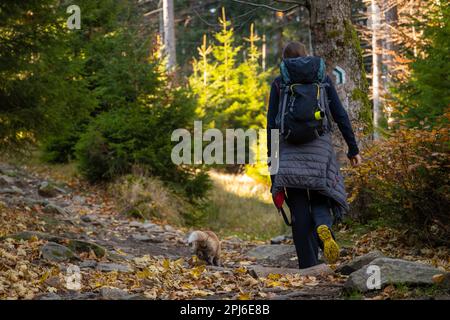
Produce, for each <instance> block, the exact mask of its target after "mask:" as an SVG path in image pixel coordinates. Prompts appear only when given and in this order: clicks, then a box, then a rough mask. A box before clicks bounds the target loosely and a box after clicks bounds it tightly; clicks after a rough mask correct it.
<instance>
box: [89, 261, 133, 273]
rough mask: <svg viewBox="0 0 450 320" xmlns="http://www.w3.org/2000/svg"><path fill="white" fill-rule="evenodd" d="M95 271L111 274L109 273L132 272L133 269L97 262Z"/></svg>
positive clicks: (116, 264)
mask: <svg viewBox="0 0 450 320" xmlns="http://www.w3.org/2000/svg"><path fill="white" fill-rule="evenodd" d="M96 269H97V270H99V271H103V272H111V271H118V272H132V271H133V269H131V268H130V267H129V266H127V265H124V264H119V263H107V262H99V263H98V264H97V266H96Z"/></svg>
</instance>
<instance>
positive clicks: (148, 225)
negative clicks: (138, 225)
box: [142, 222, 159, 229]
mask: <svg viewBox="0 0 450 320" xmlns="http://www.w3.org/2000/svg"><path fill="white" fill-rule="evenodd" d="M158 227H159V226H158V225H157V224H154V223H151V222H146V223H144V224H143V225H142V228H144V229H154V228H158Z"/></svg>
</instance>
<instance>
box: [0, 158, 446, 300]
mask: <svg viewBox="0 0 450 320" xmlns="http://www.w3.org/2000/svg"><path fill="white" fill-rule="evenodd" d="M190 231H191V230H187V229H183V228H176V227H174V226H171V225H168V224H164V223H160V222H155V221H137V220H132V219H129V218H127V217H126V216H124V215H121V214H120V213H119V212H118V210H117V208H116V207H115V204H114V201H113V199H110V198H109V196H108V194H107V193H106V192H104V191H102V190H101V188H99V187H98V186H97V187H92V186H88V185H84V184H83V183H80V182H75V183H69V184H61V183H58V182H52V181H50V180H49V179H48V178H47V177H43V176H42V175H39V176H38V175H36V174H33V173H31V171H30V170H27V169H26V168H25V169H24V168H21V169H19V168H15V167H12V166H8V165H5V164H0V299H6V298H8V299H16V298H19V299H23V298H25V299H242V300H245V299H283V300H286V299H288V300H289V299H344V298H348V297H349V295H348V291H346V293H345V294H344V290H343V288H344V284H346V281H347V282H348V276H345V275H341V274H337V273H334V272H333V271H332V270H331V269H330V268H329V267H328V266H326V265H325V264H323V265H319V266H316V267H314V268H311V269H307V270H302V271H301V272H300V271H299V270H298V269H296V267H297V260H296V259H297V258H296V254H295V250H294V247H293V246H292V245H290V244H287V243H281V244H268V243H263V242H248V241H243V240H241V239H238V238H236V237H232V238H226V239H222V247H223V254H222V262H223V265H222V266H221V267H210V266H205V265H204V263H203V262H202V261H199V260H197V259H196V257H194V256H192V255H191V252H190V250H189V247H188V245H187V241H186V240H187V237H188V234H189V232H190ZM378 238H380V237H378ZM367 239H368V240H367ZM367 239H366V238H364V237H363V239H362V240H361V243H370V242H371V238H367ZM381 240H383V239H381ZM383 241H384V240H383ZM386 241H387V242H388V248H391V249H390V250H391V252H394V249H393V248H394V247H393V246H395V248H397V249H398V248H400V247H401V246H400V245H398V244H397V243H396V241H397V240H396V239H394V237H393V236H390V237H389V238H388V239H387V240H386ZM358 250H360V249H359V248H347V251H348V252H346V253H344V254H343V255H344V256H343V257H342V259H341V265H342V264H344V263H347V262H348V261H349V260H351V259H352V257H354V255H355V252H358ZM366 252H367V250H366ZM447 252H448V251H446V250H444V251H442V257H443V258H442V259H443V260H442V261H444V260H445V259H446V258H445V257H448V255H447ZM362 253H364V252H362ZM433 254H434V256H435V255H436V254H438V255H439V254H440V253H439V252H437V253H436V252H434V253H433ZM375 256H376V257H381V258H382V257H385V256H384V255H383V254H382V253H377V254H376V255H375ZM434 256H433V257H434ZM408 257H409V258H408V259H409V260H410V261H406V260H401V261H400V260H392V259H391V260H389V259H388V260H387V261H384V260H383V261H382V262H383V263H387V264H391V266H390V267H389V266H388V267H389V268H391V267H392V266H394V267H399V268H400V267H401V268H407V269H405V270H407V272H403V271H402V270H400V271H401V272H397V274H394V275H393V276H397V275H400V278H399V281H404V278H402V275H403V274H405V273H407V274H411V277H410V279H409V280H408V281H412V283H414V281H415V276H414V271H415V270H417V274H418V276H417V277H419V276H420V275H423V274H424V272H428V274H430V277H429V279H428V278H427V279H422V280H423V281H422V280H421V281H422V283H419V284H423V283H431V284H433V282H431V276H434V275H435V274H436V273H443V274H445V268H443V267H440V269H439V270H438V269H433V268H432V267H431V266H425V267H426V268H428V269H424V265H420V264H416V263H415V262H412V261H415V260H418V259H419V258H418V257H415V256H412V255H409V256H408ZM369 258H370V259H371V260H368V259H369ZM364 259H366V260H367V261H365V263H366V264H368V263H369V262H370V261H372V260H373V259H374V257H371V256H370V254H369V255H368V257H366V258H364V256H363V260H364ZM355 261H356V265H358V267H357V268H361V267H362V266H363V265H364V264H362V263H361V261H359V262H358V261H357V259H355ZM425 262H426V263H427V261H425ZM341 265H336V266H333V268H336V267H337V268H338V269H339V267H340V266H341ZM444 266H445V264H444ZM357 268H356V269H355V271H356V270H358V269H357ZM391 269H392V268H391ZM424 270H425V271H424ZM354 274H357V272H355V273H354ZM446 275H448V273H447V274H446ZM448 278H449V277H447V278H445V279H448ZM355 279H357V278H355ZM411 279H412V280H411ZM360 280H361V279H360ZM361 281H363V282H362V283H363V284H364V283H365V279H362V280H361ZM433 281H434V280H433ZM445 281H449V280H445ZM355 285H357V283H355ZM396 290H397V289H395V287H392V286H387V287H386V288H385V289H384V290H383V291H382V292H381V294H380V293H379V291H378V292H377V293H373V294H369V295H366V296H365V297H374V298H390V297H391V296H393V293H395V292H397V291H396ZM421 294H423V293H421ZM438 294H441V292H439V293H438ZM444 296H445V297H447V298H448V297H450V292H448V291H445V292H444ZM357 297H358V298H364V296H361V295H358V296H357ZM404 297H406V298H408V297H409V296H408V295H407V294H404Z"/></svg>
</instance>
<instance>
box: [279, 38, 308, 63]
mask: <svg viewBox="0 0 450 320" xmlns="http://www.w3.org/2000/svg"><path fill="white" fill-rule="evenodd" d="M307 55H308V51H307V50H306V46H305V45H304V44H303V43H301V42H298V41H291V42H289V43H288V44H287V45H286V46H285V47H284V49H283V57H282V58H283V59H289V58H297V57H306V56H307Z"/></svg>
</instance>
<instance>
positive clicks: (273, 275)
mask: <svg viewBox="0 0 450 320" xmlns="http://www.w3.org/2000/svg"><path fill="white" fill-rule="evenodd" d="M280 278H281V274H278V273H269V275H268V276H267V279H270V280H279V279H280Z"/></svg>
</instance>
